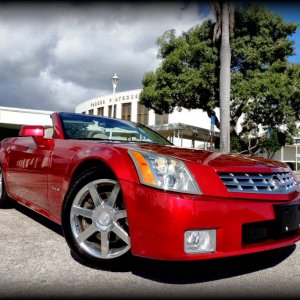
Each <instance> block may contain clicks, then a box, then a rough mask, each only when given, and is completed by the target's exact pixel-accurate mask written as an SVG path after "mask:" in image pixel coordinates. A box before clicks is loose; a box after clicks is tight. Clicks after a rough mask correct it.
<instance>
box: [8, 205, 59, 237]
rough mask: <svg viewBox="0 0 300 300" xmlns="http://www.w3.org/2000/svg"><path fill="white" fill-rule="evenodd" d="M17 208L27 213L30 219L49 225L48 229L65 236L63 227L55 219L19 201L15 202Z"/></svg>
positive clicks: (14, 206)
mask: <svg viewBox="0 0 300 300" xmlns="http://www.w3.org/2000/svg"><path fill="white" fill-rule="evenodd" d="M11 208H14V209H16V210H17V211H19V212H20V213H22V214H24V215H26V216H27V217H29V218H30V219H32V220H34V221H36V222H38V223H40V224H41V225H42V226H45V227H47V228H48V229H50V230H52V231H54V232H55V233H57V234H59V235H61V236H63V233H62V229H61V226H60V225H59V224H57V223H55V222H53V221H51V220H50V219H48V218H46V217H44V216H42V215H40V214H38V213H37V212H35V211H33V210H31V209H30V208H28V207H25V206H23V205H22V204H19V203H17V202H16V203H14V205H13V207H11Z"/></svg>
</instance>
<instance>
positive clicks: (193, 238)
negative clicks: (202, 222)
mask: <svg viewBox="0 0 300 300" xmlns="http://www.w3.org/2000/svg"><path fill="white" fill-rule="evenodd" d="M184 251H185V252H186V253H209V252H215V251H216V230H215V229H207V230H189V231H186V232H185V233H184Z"/></svg>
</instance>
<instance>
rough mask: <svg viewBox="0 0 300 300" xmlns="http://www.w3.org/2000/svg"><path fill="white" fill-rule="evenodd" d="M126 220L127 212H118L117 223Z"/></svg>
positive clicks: (116, 215) (116, 214)
mask: <svg viewBox="0 0 300 300" xmlns="http://www.w3.org/2000/svg"><path fill="white" fill-rule="evenodd" d="M124 218H127V211H126V210H125V209H124V210H119V211H116V213H115V219H116V221H117V220H119V219H124Z"/></svg>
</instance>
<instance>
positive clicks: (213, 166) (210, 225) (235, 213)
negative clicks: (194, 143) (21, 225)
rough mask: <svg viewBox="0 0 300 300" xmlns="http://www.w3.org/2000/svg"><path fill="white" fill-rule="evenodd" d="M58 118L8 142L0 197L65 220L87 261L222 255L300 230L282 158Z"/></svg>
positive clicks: (299, 234)
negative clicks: (175, 143)
mask: <svg viewBox="0 0 300 300" xmlns="http://www.w3.org/2000/svg"><path fill="white" fill-rule="evenodd" d="M51 118H52V122H53V127H51V128H46V127H42V126H23V127H22V128H21V130H20V133H19V137H12V138H7V139H4V140H2V141H1V148H0V205H1V206H2V207H3V206H4V205H6V204H7V202H8V201H12V199H14V200H16V201H17V202H19V203H21V204H23V205H25V206H27V207H29V208H31V209H33V210H34V211H36V212H38V213H40V214H42V215H44V216H46V217H48V218H50V219H51V220H53V221H55V222H57V223H59V224H61V225H62V229H63V234H64V236H65V238H66V241H67V243H68V245H69V247H70V249H71V251H72V252H73V253H74V254H75V255H76V256H77V257H78V258H79V259H81V260H82V261H84V262H86V263H88V264H92V265H95V266H96V265H101V263H103V262H104V261H105V262H107V261H110V263H113V262H120V261H121V260H124V259H125V258H126V257H127V256H128V255H131V254H132V255H136V256H143V257H148V258H153V259H163V260H202V259H210V258H220V257H227V256H234V255H241V254H248V253H253V252H259V251H265V250H269V249H274V248H279V247H285V246H288V245H292V244H295V243H296V242H297V241H298V240H299V239H300V229H299V227H300V194H299V192H300V190H299V184H298V183H297V182H296V179H295V176H294V174H293V173H292V171H291V169H290V168H289V167H288V166H287V165H286V164H284V163H281V162H276V161H272V160H267V159H263V158H259V157H253V156H242V155H237V154H224V153H213V152H209V151H201V150H194V149H184V148H177V147H175V146H173V145H172V144H171V143H170V142H169V141H167V140H166V139H164V138H163V137H161V136H160V135H158V134H157V133H155V132H154V131H152V130H151V129H149V128H148V127H145V126H143V125H141V124H135V123H132V122H127V121H123V120H118V119H111V118H104V117H100V116H92V115H84V114H75V113H63V112H60V113H54V114H52V116H51Z"/></svg>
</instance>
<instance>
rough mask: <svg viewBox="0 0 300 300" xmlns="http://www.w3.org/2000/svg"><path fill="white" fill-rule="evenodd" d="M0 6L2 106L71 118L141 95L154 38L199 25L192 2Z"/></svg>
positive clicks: (200, 18)
mask: <svg viewBox="0 0 300 300" xmlns="http://www.w3.org/2000/svg"><path fill="white" fill-rule="evenodd" d="M185 3H186V2H184V1H183V2H179V1H174V2H171V1H168V2H153V1H148V2H146V1H145V2H139V1H135V2H127V1H122V2H114V1H111V2H84V1H83V2H80V1H74V2H53V3H51V2H42V3H34V2H33V3H30V2H2V3H1V4H0V40H1V43H0V106H12V107H23V108H31V109H45V110H69V111H74V107H75V105H76V104H78V103H80V102H83V101H86V100H88V99H90V98H94V97H97V96H101V95H105V94H107V93H111V90H112V86H111V76H112V75H113V74H114V73H115V72H116V73H118V75H119V77H120V81H119V84H118V91H123V90H129V89H136V88H141V87H142V86H141V80H142V77H143V75H144V73H145V72H147V71H150V70H155V68H156V67H157V66H158V65H159V61H158V60H157V58H156V55H157V50H158V48H157V46H156V44H155V42H156V39H157V38H158V37H159V36H161V35H162V34H163V33H164V31H166V30H168V29H171V28H174V29H175V30H176V32H177V33H178V34H180V33H181V32H182V31H186V30H188V29H189V28H191V27H192V26H194V25H196V24H199V23H201V22H202V21H203V19H204V18H207V17H209V16H208V15H207V14H206V16H205V14H203V12H202V11H201V9H202V8H203V9H205V5H204V4H203V2H202V4H201V5H200V6H199V3H197V2H190V3H189V5H186V6H185V5H184V4H185Z"/></svg>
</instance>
